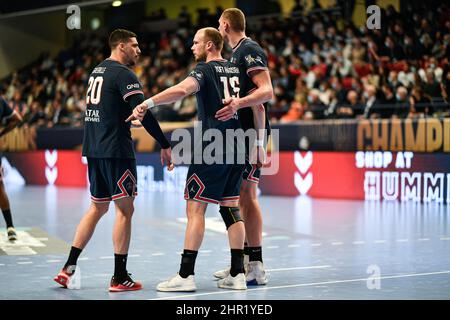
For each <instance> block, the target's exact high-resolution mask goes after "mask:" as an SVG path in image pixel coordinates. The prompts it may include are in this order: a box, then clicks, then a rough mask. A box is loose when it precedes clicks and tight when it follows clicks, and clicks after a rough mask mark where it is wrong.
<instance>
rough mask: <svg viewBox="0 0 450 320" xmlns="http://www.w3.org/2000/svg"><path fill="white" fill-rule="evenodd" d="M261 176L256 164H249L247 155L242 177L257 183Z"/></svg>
mask: <svg viewBox="0 0 450 320" xmlns="http://www.w3.org/2000/svg"><path fill="white" fill-rule="evenodd" d="M260 176H261V168H258V167H257V166H256V164H251V163H250V161H249V160H248V157H245V169H244V172H243V173H242V178H243V179H244V180H246V181H250V182H253V183H259V177H260Z"/></svg>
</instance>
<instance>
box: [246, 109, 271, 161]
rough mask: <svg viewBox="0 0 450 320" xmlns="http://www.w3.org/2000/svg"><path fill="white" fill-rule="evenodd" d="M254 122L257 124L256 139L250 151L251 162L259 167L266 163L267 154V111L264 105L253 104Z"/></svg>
mask: <svg viewBox="0 0 450 320" xmlns="http://www.w3.org/2000/svg"><path fill="white" fill-rule="evenodd" d="M251 108H252V111H253V123H254V124H255V130H256V140H255V143H254V146H253V148H252V152H251V153H250V159H249V160H250V163H252V164H256V165H257V167H258V168H260V167H262V166H263V165H265V164H266V161H267V156H266V150H265V149H264V138H265V133H266V129H265V128H266V113H265V112H264V107H263V108H260V106H252V107H251Z"/></svg>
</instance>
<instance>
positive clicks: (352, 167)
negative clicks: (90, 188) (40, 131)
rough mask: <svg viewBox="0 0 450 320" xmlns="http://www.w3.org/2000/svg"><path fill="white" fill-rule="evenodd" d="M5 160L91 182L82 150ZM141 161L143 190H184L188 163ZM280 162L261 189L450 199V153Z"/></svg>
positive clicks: (26, 171)
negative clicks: (169, 166)
mask: <svg viewBox="0 0 450 320" xmlns="http://www.w3.org/2000/svg"><path fill="white" fill-rule="evenodd" d="M6 159H7V160H8V163H9V167H10V168H9V170H16V171H17V172H18V173H19V174H20V176H22V177H23V178H24V180H25V182H26V183H27V184H38V185H47V184H54V185H59V186H79V187H86V186H87V185H88V181H87V166H86V163H85V161H84V160H83V158H82V157H81V153H80V152H79V151H56V150H53V151H50V150H46V151H33V152H23V153H9V154H7V155H6ZM137 164H138V170H137V172H138V183H139V184H140V186H141V190H167V191H175V190H180V189H182V187H183V186H182V185H184V181H185V179H186V173H187V168H186V166H178V167H176V170H175V171H174V173H172V174H169V173H167V172H166V170H163V168H162V167H161V164H160V163H159V156H158V155H157V154H138V155H137ZM278 164H279V165H278V170H275V172H273V171H274V170H272V172H271V174H266V175H263V176H262V177H261V179H260V185H259V188H260V190H261V193H262V194H266V195H279V196H298V195H308V196H311V197H318V198H342V199H361V200H362V199H366V200H400V201H407V200H412V201H424V202H441V203H450V154H447V153H441V154H424V153H421V154H419V153H413V152H390V151H374V152H373V151H359V152H311V151H308V152H298V151H296V152H281V153H280V154H279V158H278ZM4 167H5V165H4ZM265 170H266V169H265ZM266 172H269V170H266ZM6 173H7V172H6ZM147 186H151V188H150V187H148V188H147Z"/></svg>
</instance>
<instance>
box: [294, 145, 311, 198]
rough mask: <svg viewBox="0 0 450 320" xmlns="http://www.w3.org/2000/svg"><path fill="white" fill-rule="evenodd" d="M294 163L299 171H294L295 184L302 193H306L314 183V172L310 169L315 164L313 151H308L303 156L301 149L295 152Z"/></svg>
mask: <svg viewBox="0 0 450 320" xmlns="http://www.w3.org/2000/svg"><path fill="white" fill-rule="evenodd" d="M294 163H295V166H296V168H297V171H296V172H295V173H294V184H295V187H296V188H297V190H298V192H299V193H300V195H305V194H307V193H308V191H309V190H310V189H311V187H312V185H313V174H312V172H311V171H310V169H311V166H312V164H313V153H312V152H311V151H308V152H306V154H305V156H302V155H301V153H300V152H299V151H296V152H295V153H294Z"/></svg>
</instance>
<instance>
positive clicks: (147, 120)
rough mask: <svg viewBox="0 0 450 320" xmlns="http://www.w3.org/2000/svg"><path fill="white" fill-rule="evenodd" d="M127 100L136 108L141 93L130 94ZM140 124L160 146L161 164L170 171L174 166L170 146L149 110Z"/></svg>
mask: <svg viewBox="0 0 450 320" xmlns="http://www.w3.org/2000/svg"><path fill="white" fill-rule="evenodd" d="M128 101H129V103H130V106H131V107H132V108H133V107H134V108H136V106H137V105H139V104H140V103H142V102H143V101H144V97H143V96H142V95H141V94H135V95H132V96H131V97H130V98H129V100H128ZM141 125H142V126H143V127H144V129H145V130H146V131H147V132H148V133H149V134H150V135H151V136H152V137H153V138H154V139H155V140H156V141H157V142H158V143H159V145H160V146H161V164H162V165H165V164H167V169H168V170H169V171H171V170H172V169H173V167H174V165H173V163H172V148H171V147H170V143H169V141H168V140H167V139H166V137H165V136H164V133H163V131H162V129H161V127H160V126H159V123H158V121H157V120H156V119H155V117H154V116H153V114H152V113H151V112H148V113H147V114H146V115H145V116H144V118H143V119H142V120H141Z"/></svg>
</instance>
